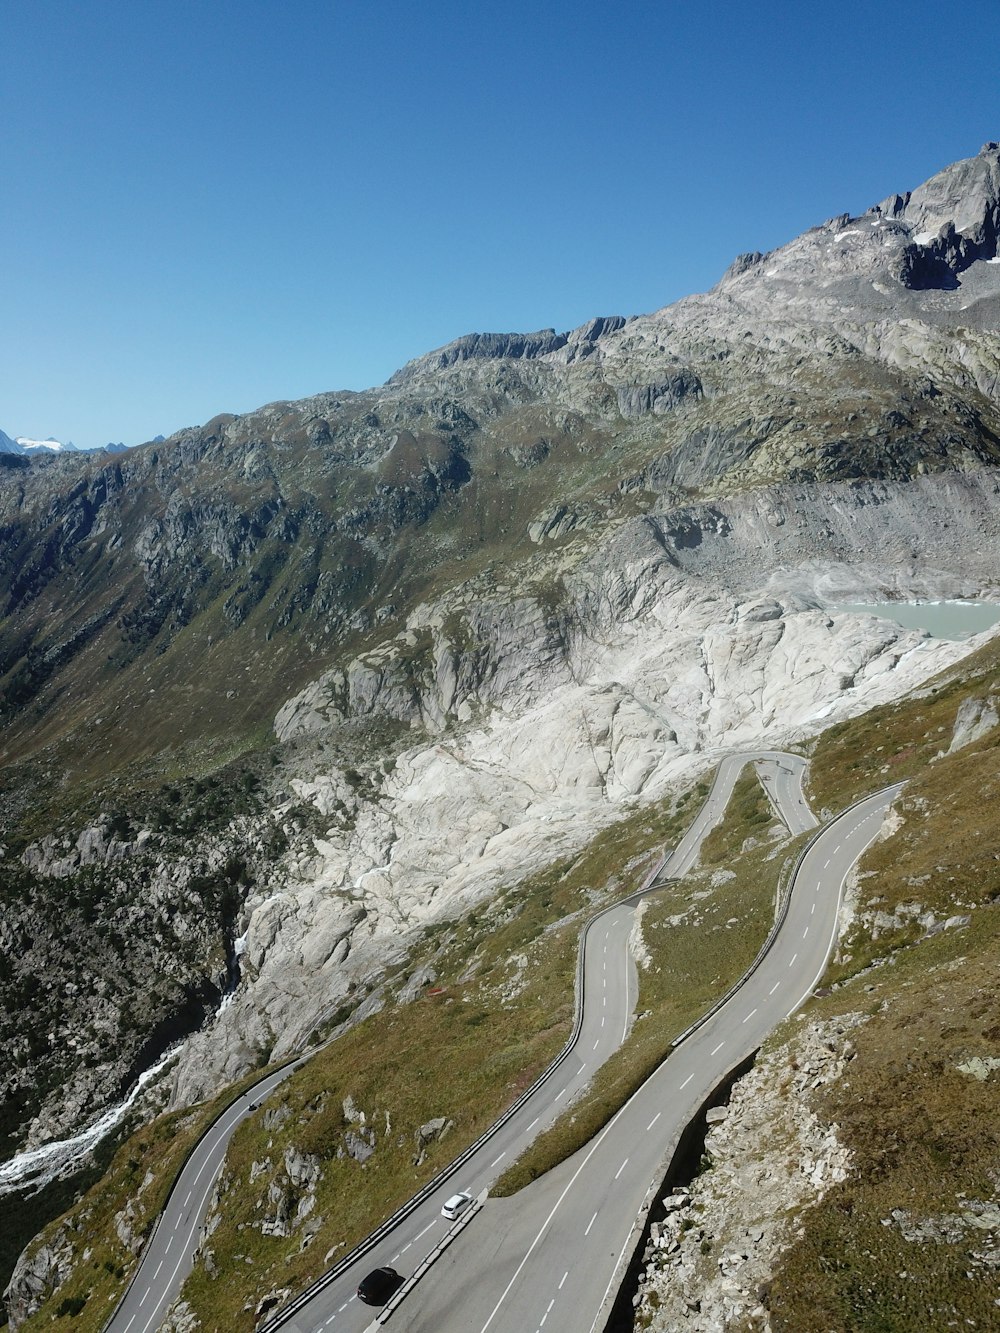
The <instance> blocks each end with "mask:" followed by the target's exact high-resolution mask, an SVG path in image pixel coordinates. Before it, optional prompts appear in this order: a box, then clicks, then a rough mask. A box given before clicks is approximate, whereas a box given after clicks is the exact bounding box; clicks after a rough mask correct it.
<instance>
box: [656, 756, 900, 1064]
mask: <svg viewBox="0 0 1000 1333" xmlns="http://www.w3.org/2000/svg"><path fill="white" fill-rule="evenodd" d="M894 787H898V788H899V789H900V790H902V787H903V784H902V783H901V782H898V783H893V784H891V785H890V786H889V787H883V788H882V789H881V791H878V792H869V793H868V795H867V796H862V797H861V798H860V799H859V800H857V801H853V802H852V803H851V804H850V805H849V806H847V807H846V808H845V809H843V810H841V811H840V813H839V814H837V815H834V817H833V818H832V819H831V820H828V821H827V823H825V824H821V825H820V827H819V828H817V829H814V830H813V832H812V834H811V835H810V837H809V840H808V842H807V843H806V844H805V846H804V847H803V848H802V849H801V850H800V852H799V854H798V856H797V857H796V859H795V867H794V869H793V870H792V873H791V874H790V875H789V876H788V879H787V881H786V883H787V886H788V887H787V891H786V892H785V893H784V894H783V896H782V902H781V906H780V908H779V909H778V913H777V915H776V916H775V918H774V925H773V926H772V927H771V929H770V930H769V931H768V934H767V939H766V940H765V941H764V943H763V944H762V945H761V946H760V950H759V951H758V953H757V957H756V958H755V959H754V960H753V962H752V963H751V964H750V966H749V967H748V968H747V970H746V971H745V972H744V973H743V975H742V976H741V977H740V979H739V980H738V981H736V982H734V983H733V985H732V986H730V987H729V989H728V990H727V991H726V993H725V995H722V996H720V997H719V999H717V1000H716V1001H715V1003H714V1004H713V1005H712V1006H711V1008H710V1009H707V1010H706V1011H705V1013H703V1014H702V1016H701V1017H700V1018H698V1019H695V1021H694V1022H693V1023H692V1024H691V1026H690V1027H688V1028H685V1029H684V1031H683V1032H682V1033H681V1034H680V1036H678V1037H675V1038H674V1039H673V1041H672V1042H671V1043H670V1045H671V1047H672V1048H673V1047H676V1046H679V1045H680V1044H681V1042H682V1041H686V1040H687V1038H688V1037H690V1036H691V1034H692V1033H693V1032H697V1031H698V1029H699V1028H700V1027H704V1025H705V1024H706V1023H707V1022H708V1020H709V1019H710V1018H713V1017H714V1016H715V1015H716V1014H717V1013H718V1012H719V1010H720V1009H721V1008H722V1007H723V1005H725V1004H728V1003H729V1001H730V1000H731V999H732V998H733V996H734V995H735V994H736V992H737V991H738V990H740V989H741V987H743V986H744V985H745V984H746V983H747V982H748V981H749V980H750V978H751V977H752V976H753V974H754V973H755V972H756V971H757V969H758V967H760V965H761V963H762V962H763V961H764V959H765V958H766V957H767V955H768V954H769V953H770V951H771V949H772V948H773V946H774V942H775V940H776V939H777V938H778V934H779V932H780V930H781V927H782V926H783V925H784V924H785V920H786V918H787V917H788V908H789V905H790V904H791V901H792V889H793V888H794V886H795V880H796V877H797V876H798V873H799V871H800V870H801V868H802V863H803V861H804V860H805V859H806V856H807V855H808V854H809V852H810V850H811V849H812V846H813V844H814V843H815V842H816V841H818V839H819V838H820V837H821V836H822V834H824V833H828V832H829V830H830V829H832V828H833V826H834V825H835V824H837V823H839V821H840V820H841V819H844V818H845V817H846V816H847V815H849V814H850V813H851V812H852V811H853V810H856V809H857V808H858V806H859V805H864V803H865V801H870V800H871V799H872V797H873V796H880V795H881V794H882V793H883V792H887V791H892V790H893V788H894ZM786 864H787V862H786Z"/></svg>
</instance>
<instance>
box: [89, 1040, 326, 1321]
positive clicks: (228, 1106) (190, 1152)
mask: <svg viewBox="0 0 1000 1333" xmlns="http://www.w3.org/2000/svg"><path fill="white" fill-rule="evenodd" d="M303 1058H304V1055H301V1054H300V1055H290V1056H289V1057H288V1059H287V1060H283V1061H282V1062H281V1064H278V1065H275V1066H274V1067H273V1068H271V1069H268V1071H267V1073H266V1074H264V1075H263V1076H262V1077H261V1078H259V1079H258V1080H257V1082H256V1083H251V1084H250V1085H249V1086H248V1087H246V1088H242V1089H241V1090H240V1091H239V1092H237V1093H234V1094H233V1095H232V1096H231V1097H230V1098H228V1100H227V1101H226V1103H225V1105H224V1106H223V1107H222V1109H221V1110H220V1111H219V1114H218V1115H217V1116H216V1117H215V1119H214V1120H212V1121H210V1122H209V1124H207V1125H206V1126H205V1130H204V1132H203V1133H202V1134H200V1135H199V1136H198V1138H196V1139H195V1141H194V1143H192V1144H191V1146H190V1147H189V1148H188V1149H187V1151H186V1152H185V1154H184V1156H183V1157H182V1158H181V1160H180V1163H179V1164H178V1167H177V1171H176V1173H175V1175H174V1179H173V1183H172V1184H171V1186H170V1188H169V1189H168V1190H167V1193H166V1196H165V1197H164V1200H163V1206H162V1208H161V1209H160V1211H159V1213H157V1215H156V1220H155V1221H154V1222H153V1225H152V1227H151V1228H150V1232H149V1235H148V1236H147V1237H146V1239H145V1240H144V1241H143V1246H142V1251H141V1253H142V1256H143V1257H142V1259H140V1260H139V1262H138V1264H136V1266H135V1270H134V1272H133V1273H132V1276H131V1277H130V1278H129V1280H128V1282H126V1284H125V1286H124V1288H123V1289H122V1292H121V1295H120V1296H119V1297H118V1299H117V1300H116V1301H115V1304H114V1308H113V1309H112V1311H111V1313H110V1314H109V1315H108V1317H107V1319H105V1321H104V1324H103V1326H102V1331H101V1333H106V1330H107V1329H109V1328H110V1327H111V1325H112V1323H113V1322H114V1320H115V1317H116V1316H117V1314H118V1311H119V1310H120V1309H121V1308H122V1305H123V1304H124V1303H125V1299H126V1297H127V1296H128V1294H129V1292H130V1291H131V1290H132V1288H133V1287H134V1286H135V1284H136V1281H137V1280H138V1277H139V1273H140V1271H141V1269H142V1263H143V1259H145V1257H146V1251H147V1250H148V1249H149V1247H150V1245H151V1244H152V1242H153V1240H154V1238H155V1236H156V1233H157V1231H158V1230H159V1226H160V1223H161V1221H162V1220H163V1215H164V1213H165V1212H166V1211H167V1205H168V1204H169V1202H170V1199H171V1196H172V1195H173V1193H174V1190H175V1189H176V1188H177V1182H178V1181H179V1180H180V1178H181V1175H182V1174H183V1172H184V1168H185V1167H186V1166H187V1164H188V1162H190V1160H191V1158H192V1157H193V1156H194V1154H195V1153H196V1152H197V1151H198V1148H199V1146H200V1145H201V1144H202V1143H204V1141H205V1139H206V1138H207V1137H208V1135H209V1134H211V1132H212V1130H213V1129H214V1128H215V1126H216V1125H217V1124H218V1123H219V1121H220V1120H221V1119H222V1118H223V1116H224V1115H226V1114H227V1113H228V1112H229V1111H231V1110H232V1108H233V1107H234V1106H235V1105H236V1103H237V1102H238V1101H239V1100H240V1098H241V1097H246V1096H248V1095H249V1094H250V1093H252V1092H253V1090H254V1088H259V1087H260V1085H261V1084H262V1083H266V1082H267V1080H268V1079H269V1078H273V1077H274V1075H275V1074H279V1073H282V1072H284V1073H285V1074H286V1075H287V1074H290V1073H291V1072H292V1069H293V1068H294V1066H295V1065H296V1064H298V1063H299V1061H300V1060H302V1059H303ZM280 1081H281V1080H279V1082H280ZM275 1087H277V1084H275ZM267 1095H268V1096H270V1093H268V1094H267Z"/></svg>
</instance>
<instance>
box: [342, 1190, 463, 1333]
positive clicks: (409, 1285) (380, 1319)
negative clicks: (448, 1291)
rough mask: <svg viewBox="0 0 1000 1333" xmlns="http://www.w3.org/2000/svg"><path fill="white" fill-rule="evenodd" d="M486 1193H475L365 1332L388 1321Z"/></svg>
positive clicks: (439, 1256) (374, 1330)
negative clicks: (461, 1212) (462, 1211)
mask: <svg viewBox="0 0 1000 1333" xmlns="http://www.w3.org/2000/svg"><path fill="white" fill-rule="evenodd" d="M488 1195H489V1190H488V1189H486V1190H482V1191H481V1193H479V1194H477V1195H476V1197H475V1199H474V1200H473V1202H472V1206H471V1207H470V1208H467V1209H466V1210H465V1212H464V1213H463V1214H462V1216H461V1217H460V1218H459V1219H458V1221H457V1222H456V1223H454V1225H453V1226H450V1227H449V1228H448V1230H447V1231H446V1232H445V1234H444V1235H443V1236H442V1237H441V1239H440V1240H439V1241H438V1243H437V1244H436V1245H435V1246H434V1248H433V1250H431V1252H430V1253H429V1254H427V1255H425V1256H424V1258H423V1259H421V1261H420V1263H419V1264H417V1266H416V1268H415V1269H414V1270H413V1272H412V1273H411V1274H410V1276H409V1277H408V1278H407V1279H406V1281H405V1282H404V1283H403V1285H402V1286H401V1287H400V1288H399V1290H398V1291H397V1292H395V1293H394V1294H393V1296H392V1298H391V1299H390V1300H389V1301H388V1303H387V1304H386V1305H384V1306H383V1308H382V1309H381V1310H380V1311H379V1313H378V1314H377V1315H376V1316H375V1318H374V1319H373V1320H372V1322H371V1323H370V1324H369V1325H368V1327H367V1328H366V1329H365V1333H378V1330H379V1329H380V1328H381V1327H382V1325H383V1324H386V1323H388V1322H389V1320H390V1319H391V1318H392V1316H393V1315H394V1314H395V1313H396V1311H397V1310H398V1309H399V1307H400V1305H402V1303H403V1301H404V1300H405V1299H406V1297H407V1296H409V1294H410V1292H411V1291H412V1290H413V1288H414V1287H415V1286H416V1285H417V1283H418V1282H419V1281H420V1279H421V1278H422V1277H423V1276H424V1274H425V1273H426V1272H427V1270H428V1268H430V1267H431V1265H432V1264H434V1263H436V1262H437V1261H438V1259H440V1258H441V1256H442V1254H444V1252H445V1250H446V1249H447V1248H448V1246H449V1245H450V1244H451V1243H452V1241H453V1240H457V1238H458V1237H459V1235H461V1233H462V1232H463V1231H464V1230H465V1228H466V1227H467V1226H468V1225H469V1223H470V1222H471V1221H472V1219H473V1218H474V1217H475V1215H476V1213H478V1212H479V1210H480V1208H482V1206H483V1204H484V1203H485V1202H486V1199H487V1197H488Z"/></svg>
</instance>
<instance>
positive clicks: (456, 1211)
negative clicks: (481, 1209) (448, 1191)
mask: <svg viewBox="0 0 1000 1333" xmlns="http://www.w3.org/2000/svg"><path fill="white" fill-rule="evenodd" d="M471 1202H472V1195H471V1194H468V1193H466V1191H465V1190H459V1192H458V1193H457V1194H453V1195H452V1196H451V1198H450V1199H448V1200H446V1202H445V1204H444V1207H443V1208H442V1209H441V1216H442V1217H446V1218H447V1219H448V1221H449V1222H454V1220H455V1218H456V1217H461V1216H462V1214H463V1213H464V1212H465V1210H466V1208H468V1206H469V1204H470V1203H471Z"/></svg>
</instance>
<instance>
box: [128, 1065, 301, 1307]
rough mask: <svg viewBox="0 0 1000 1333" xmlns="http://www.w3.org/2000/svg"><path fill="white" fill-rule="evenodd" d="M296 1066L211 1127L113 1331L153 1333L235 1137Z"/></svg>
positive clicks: (186, 1266)
mask: <svg viewBox="0 0 1000 1333" xmlns="http://www.w3.org/2000/svg"><path fill="white" fill-rule="evenodd" d="M295 1067H296V1065H295V1064H291V1065H286V1066H285V1067H284V1068H283V1069H279V1070H278V1071H277V1072H276V1073H273V1074H269V1075H268V1076H267V1078H265V1079H263V1080H262V1081H261V1082H260V1083H257V1084H255V1085H254V1087H253V1088H251V1089H250V1091H249V1092H246V1093H244V1094H243V1096H242V1097H240V1098H238V1099H237V1100H236V1101H235V1102H234V1103H233V1104H232V1106H230V1107H228V1108H227V1109H226V1110H225V1111H224V1112H223V1114H222V1115H221V1116H220V1117H219V1119H218V1120H216V1121H215V1123H214V1124H213V1125H211V1126H210V1128H209V1129H208V1132H207V1133H206V1134H205V1136H204V1138H202V1139H200V1140H199V1141H198V1144H197V1146H196V1147H195V1149H194V1151H193V1152H192V1154H191V1156H190V1157H189V1158H188V1161H187V1163H186V1164H185V1166H184V1169H183V1171H182V1172H181V1175H180V1177H179V1178H178V1181H177V1184H176V1185H175V1186H174V1188H173V1190H172V1191H171V1193H170V1197H169V1198H168V1199H167V1203H166V1207H165V1208H164V1210H163V1212H162V1213H161V1214H160V1219H159V1221H158V1223H157V1225H156V1229H155V1231H154V1232H153V1235H152V1236H151V1237H150V1239H149V1242H148V1244H147V1246H146V1252H145V1254H144V1256H143V1259H142V1263H141V1264H140V1265H139V1269H138V1271H137V1273H136V1275H135V1277H134V1278H133V1280H132V1282H131V1284H130V1286H129V1288H128V1290H127V1291H126V1293H125V1296H124V1298H123V1299H122V1302H121V1304H120V1305H119V1307H118V1309H117V1310H116V1311H115V1314H114V1316H113V1318H112V1320H111V1322H110V1324H109V1325H108V1327H109V1328H112V1329H115V1330H116V1333H117V1331H118V1330H120V1331H121V1333H152V1330H154V1329H157V1328H159V1326H160V1323H161V1322H162V1320H163V1316H164V1314H165V1313H166V1310H167V1307H168V1306H169V1305H170V1302H171V1301H172V1300H173V1299H174V1297H175V1296H176V1295H177V1293H178V1292H179V1291H180V1289H181V1287H182V1286H183V1284H184V1280H185V1278H186V1277H187V1275H188V1274H189V1273H190V1272H191V1269H192V1267H193V1265H194V1256H195V1253H196V1252H197V1246H198V1237H199V1233H200V1230H201V1223H202V1219H203V1217H204V1215H205V1211H206V1209H207V1207H208V1200H209V1196H210V1195H211V1193H212V1188H213V1186H214V1185H215V1181H216V1177H217V1176H218V1174H219V1172H220V1171H221V1170H222V1163H223V1160H224V1158H225V1155H226V1149H227V1147H228V1146H229V1140H230V1139H231V1138H232V1136H233V1131H234V1130H235V1129H236V1126H237V1125H238V1124H239V1123H240V1121H241V1120H244V1119H245V1118H246V1117H247V1116H248V1115H252V1114H253V1108H255V1107H256V1106H257V1104H258V1103H259V1102H260V1101H261V1100H262V1098H264V1097H267V1096H268V1095H269V1094H270V1093H271V1092H273V1091H274V1089H275V1088H276V1087H277V1086H278V1084H279V1083H281V1082H283V1081H284V1080H285V1079H286V1078H287V1077H288V1075H289V1074H290V1073H291V1072H292V1070H293V1069H294V1068H295Z"/></svg>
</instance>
